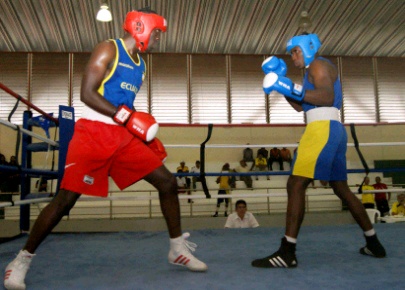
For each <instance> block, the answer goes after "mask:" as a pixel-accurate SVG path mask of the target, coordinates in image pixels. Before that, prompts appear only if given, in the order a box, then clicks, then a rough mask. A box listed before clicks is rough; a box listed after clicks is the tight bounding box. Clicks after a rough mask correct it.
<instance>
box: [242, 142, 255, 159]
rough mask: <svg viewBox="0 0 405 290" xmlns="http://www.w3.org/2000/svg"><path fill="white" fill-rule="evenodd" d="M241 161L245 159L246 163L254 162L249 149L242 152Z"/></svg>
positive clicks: (251, 151)
mask: <svg viewBox="0 0 405 290" xmlns="http://www.w3.org/2000/svg"><path fill="white" fill-rule="evenodd" d="M246 145H248V146H249V143H247V144H246ZM243 159H245V161H246V162H254V161H255V160H254V159H253V150H252V149H250V148H249V147H247V148H245V149H244V150H243Z"/></svg>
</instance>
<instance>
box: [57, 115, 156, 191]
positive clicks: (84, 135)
mask: <svg viewBox="0 0 405 290" xmlns="http://www.w3.org/2000/svg"><path fill="white" fill-rule="evenodd" d="M162 165H163V163H162V161H161V160H160V159H159V158H158V157H157V156H156V155H155V153H154V152H153V151H152V150H151V149H149V147H148V146H146V145H145V144H144V143H143V142H142V141H141V140H140V139H139V138H136V137H134V135H132V134H131V133H130V132H129V131H128V130H127V129H126V128H125V127H123V126H117V125H109V124H105V123H102V122H97V121H90V120H86V119H80V120H78V121H77V122H76V124H75V131H74V134H73V138H72V140H71V141H70V143H69V149H68V153H67V157H66V165H65V173H64V176H63V179H62V182H61V188H62V189H65V190H69V191H73V192H76V193H81V194H87V195H93V196H101V197H106V196H107V195H108V176H111V178H112V179H113V180H114V182H115V183H116V184H117V186H118V187H119V188H120V189H121V190H123V189H124V188H126V187H128V186H130V185H132V184H134V183H135V182H137V181H139V180H140V179H142V178H144V177H145V176H146V175H148V174H149V173H151V172H152V171H154V170H155V169H157V168H159V167H160V166H162Z"/></svg>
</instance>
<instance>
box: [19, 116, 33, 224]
mask: <svg viewBox="0 0 405 290" xmlns="http://www.w3.org/2000/svg"><path fill="white" fill-rule="evenodd" d="M31 117H32V112H31V111H24V114H23V128H24V129H26V130H29V131H31V130H32V126H31V125H29V122H28V121H29V120H30V119H31ZM31 143H32V137H31V136H30V135H27V134H23V136H22V146H21V167H22V168H31V167H32V153H31V151H29V150H27V146H28V145H29V144H31ZM30 190H31V181H30V178H29V177H28V174H27V173H25V172H22V173H21V198H20V199H21V200H24V199H25V197H26V196H27V195H28V194H29V193H30ZM29 229H30V205H29V204H24V205H21V206H20V231H21V232H28V231H29Z"/></svg>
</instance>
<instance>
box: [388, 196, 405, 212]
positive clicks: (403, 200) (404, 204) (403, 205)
mask: <svg viewBox="0 0 405 290" xmlns="http://www.w3.org/2000/svg"><path fill="white" fill-rule="evenodd" d="M397 200H398V201H396V202H394V203H393V205H392V209H391V214H392V215H405V194H404V193H401V194H398V195H397Z"/></svg>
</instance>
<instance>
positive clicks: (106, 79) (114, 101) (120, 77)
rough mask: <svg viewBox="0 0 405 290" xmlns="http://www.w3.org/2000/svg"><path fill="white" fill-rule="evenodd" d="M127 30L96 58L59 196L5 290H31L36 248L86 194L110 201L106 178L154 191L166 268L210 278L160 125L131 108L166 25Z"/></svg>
mask: <svg viewBox="0 0 405 290" xmlns="http://www.w3.org/2000/svg"><path fill="white" fill-rule="evenodd" d="M124 29H125V30H126V31H127V33H126V34H125V36H124V37H123V38H119V39H115V40H108V41H104V42H102V43H100V44H98V45H97V46H96V47H95V49H94V50H93V52H92V54H91V57H90V60H89V62H88V64H87V66H86V69H85V72H84V75H83V79H82V86H81V91H80V99H81V101H82V102H83V103H84V104H85V108H84V109H83V113H82V117H81V118H80V119H79V120H78V121H77V122H76V125H75V132H74V135H73V138H72V140H71V141H70V143H69V149H68V153H67V159H66V166H65V168H64V176H63V180H62V182H61V185H60V190H59V192H58V194H57V195H56V196H55V198H54V199H53V200H52V201H51V202H50V203H49V204H48V205H47V206H46V207H45V208H44V209H43V210H42V211H41V213H40V215H39V216H38V219H37V221H36V222H35V224H34V226H33V229H32V230H31V232H30V235H29V237H28V240H27V242H26V244H25V246H24V247H23V249H22V250H21V251H20V253H19V254H18V255H17V257H16V258H15V259H14V260H13V261H12V262H11V263H10V264H9V265H8V266H7V267H6V272H5V277H4V286H5V288H6V289H25V288H26V285H25V281H24V280H25V276H26V273H27V271H28V269H29V266H30V263H31V261H32V258H33V257H34V256H35V254H34V253H35V251H36V249H37V248H38V246H39V245H40V244H41V242H42V241H43V240H44V239H45V238H46V236H47V235H48V234H49V233H50V232H51V231H52V229H53V228H54V227H55V226H56V225H57V224H58V223H59V221H60V220H61V218H62V217H63V216H64V215H65V214H66V213H68V212H69V211H70V209H71V208H72V207H73V206H74V205H75V203H76V201H77V200H78V198H79V197H80V196H81V195H82V194H87V195H93V196H107V194H108V178H109V176H111V178H112V179H113V180H114V181H115V183H116V184H117V185H118V187H119V188H120V189H125V188H126V187H128V186H130V185H132V184H134V183H136V182H137V181H139V180H141V179H144V180H146V181H147V182H149V183H150V184H152V185H153V186H154V187H155V188H156V189H157V191H159V200H160V205H161V209H162V213H163V216H164V218H165V219H166V224H167V227H168V231H169V236H170V250H169V255H168V259H169V262H170V263H172V264H175V265H180V266H185V267H187V268H188V269H190V270H192V271H206V270H207V265H206V264H205V263H203V262H201V261H199V260H198V259H197V258H195V257H194V256H193V255H192V254H191V251H190V249H193V244H192V243H189V242H187V240H186V238H187V237H188V235H187V234H184V235H183V234H182V230H181V225H180V205H179V199H178V196H177V182H176V178H175V177H174V175H173V174H172V173H170V171H169V170H168V169H167V168H166V167H165V166H164V165H163V163H162V160H163V159H164V158H166V156H167V154H166V151H165V149H164V146H163V144H162V143H161V142H160V141H159V140H157V139H156V138H155V135H156V132H157V128H158V125H157V123H156V121H155V119H154V118H153V117H152V116H151V115H149V114H148V113H143V112H137V111H136V110H135V108H134V105H133V104H134V100H135V97H136V95H137V93H138V91H139V90H140V88H141V85H142V82H143V80H144V77H145V72H146V66H145V62H144V61H143V59H142V58H141V57H140V55H139V54H138V52H145V51H148V50H150V49H151V48H153V46H154V45H155V44H156V43H158V42H159V39H160V33H161V32H164V31H166V20H165V19H164V18H163V17H162V16H159V15H157V14H156V13H154V12H153V11H150V10H140V11H131V12H129V13H128V15H127V18H126V20H125V24H124ZM60 170H61V169H60ZM190 246H191V248H190ZM135 255H136V254H135Z"/></svg>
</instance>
